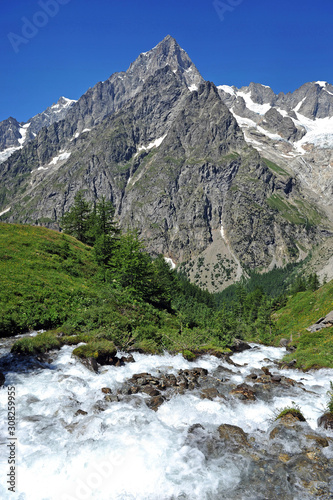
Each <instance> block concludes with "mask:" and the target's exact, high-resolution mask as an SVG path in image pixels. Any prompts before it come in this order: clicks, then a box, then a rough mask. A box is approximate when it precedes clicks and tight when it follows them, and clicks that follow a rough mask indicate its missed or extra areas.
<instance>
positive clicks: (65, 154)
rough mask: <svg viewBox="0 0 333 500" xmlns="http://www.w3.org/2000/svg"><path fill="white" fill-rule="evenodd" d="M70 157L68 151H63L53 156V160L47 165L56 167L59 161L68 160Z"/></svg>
mask: <svg viewBox="0 0 333 500" xmlns="http://www.w3.org/2000/svg"><path fill="white" fill-rule="evenodd" d="M70 155H71V153H69V152H68V151H64V152H62V153H60V155H58V156H55V157H54V158H52V160H51V161H50V163H49V165H56V164H57V163H58V162H59V161H63V160H68V158H69V157H70ZM40 168H43V167H40ZM40 168H39V169H40ZM39 169H38V170H39Z"/></svg>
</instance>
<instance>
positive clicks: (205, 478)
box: [0, 344, 333, 500]
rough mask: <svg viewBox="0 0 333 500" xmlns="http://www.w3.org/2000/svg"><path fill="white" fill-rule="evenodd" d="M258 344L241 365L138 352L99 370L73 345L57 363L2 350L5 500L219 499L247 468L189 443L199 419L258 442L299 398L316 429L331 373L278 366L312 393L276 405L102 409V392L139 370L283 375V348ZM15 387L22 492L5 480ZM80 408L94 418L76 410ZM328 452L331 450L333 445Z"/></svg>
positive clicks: (139, 404)
mask: <svg viewBox="0 0 333 500" xmlns="http://www.w3.org/2000/svg"><path fill="white" fill-rule="evenodd" d="M251 346H252V347H253V348H252V349H251V350H248V351H244V352H242V353H238V354H234V355H233V356H232V360H233V361H234V362H235V363H237V364H238V365H241V366H239V367H238V366H233V365H230V364H227V363H226V362H225V361H224V360H221V359H218V358H216V357H213V356H204V357H201V358H199V359H197V360H196V361H195V362H192V363H191V362H188V361H186V360H185V359H184V358H183V357H182V356H181V355H180V354H179V355H176V356H172V355H170V354H165V355H163V356H148V355H144V354H139V353H134V354H133V356H134V359H135V362H134V363H128V364H126V365H125V366H122V367H114V366H106V367H102V368H101V369H100V373H99V374H95V373H93V372H91V371H89V370H88V369H86V368H85V367H84V366H83V365H81V364H80V363H79V362H78V361H77V360H75V359H73V358H72V356H71V353H72V350H73V347H67V346H65V347H63V348H62V349H61V350H60V351H59V353H58V354H56V355H53V358H54V359H53V361H52V362H51V363H50V364H41V363H39V364H38V363H35V364H34V363H33V362H30V364H26V365H25V364H24V362H23V361H19V362H14V358H11V355H9V354H6V353H5V352H4V351H3V352H2V355H5V356H7V362H8V360H9V364H10V366H12V368H11V369H9V371H8V372H7V373H6V382H5V388H3V389H2V390H1V391H0V403H1V410H0V412H1V415H0V416H1V418H0V422H1V423H0V436H1V437H0V444H1V449H2V452H1V458H0V483H1V484H0V498H2V499H4V500H7V499H15V500H16V499H19V500H74V499H75V500H86V499H87V500H88V499H98V500H110V499H112V500H113V499H115V500H134V499H138V500H171V499H182V498H184V499H185V498H186V499H187V498H190V499H192V500H205V499H207V500H208V499H217V498H221V497H219V496H217V495H218V493H217V492H218V491H221V488H225V489H228V488H233V487H234V486H237V484H238V483H239V481H240V476H241V469H242V467H243V465H242V463H238V462H237V461H235V460H233V459H232V457H231V458H230V457H223V456H221V457H220V458H217V459H214V460H212V461H207V460H206V458H205V455H204V454H203V453H202V452H201V451H200V450H199V449H198V448H196V447H193V446H190V445H189V443H188V440H187V437H188V431H189V428H190V427H191V426H193V425H194V424H201V425H202V426H203V427H204V428H205V429H207V430H208V431H209V430H214V429H216V428H217V427H218V426H219V425H221V424H232V425H237V426H239V427H241V428H242V429H243V430H244V431H245V432H246V433H249V434H250V435H253V436H255V437H256V439H259V440H260V439H261V438H260V436H261V435H262V434H263V433H264V432H266V431H267V430H268V429H269V428H270V426H271V425H272V420H273V419H274V415H275V414H276V411H277V409H278V408H282V407H284V406H286V405H290V404H291V402H292V401H293V402H294V403H296V404H298V405H299V406H300V407H301V410H302V412H303V414H304V416H305V418H306V420H307V422H308V423H309V425H310V426H311V427H312V428H313V429H317V419H318V417H319V416H320V415H322V414H323V412H324V408H325V405H326V403H327V390H328V389H329V382H330V380H333V370H329V369H323V370H318V371H311V372H307V373H303V372H300V371H297V370H292V371H291V370H279V373H280V374H282V375H285V376H287V377H291V378H293V379H294V380H295V381H299V382H302V384H303V387H304V388H305V389H306V391H305V390H304V389H302V388H300V387H298V386H297V385H296V386H295V387H291V388H290V394H289V393H288V394H285V393H284V394H281V395H280V396H277V397H275V398H273V399H272V400H270V401H262V400H257V401H253V402H249V403H247V404H244V401H241V400H238V399H235V398H230V400H229V399H227V400H226V399H222V398H215V399H213V400H209V399H201V398H200V397H199V396H198V395H196V394H193V393H191V392H190V391H188V392H185V394H183V395H180V394H177V395H175V396H174V397H172V398H171V400H170V401H166V402H164V403H163V404H162V405H161V406H160V407H159V408H158V410H157V411H156V412H155V411H153V410H151V409H149V408H148V407H147V406H146V404H145V403H144V396H143V395H142V394H141V395H137V397H136V398H132V399H131V400H130V401H129V400H128V401H120V402H114V403H109V404H108V405H107V406H106V407H105V406H104V407H103V410H104V411H101V405H103V403H104V401H103V397H104V394H103V393H102V391H101V389H102V388H103V387H108V388H110V389H111V390H112V393H113V394H115V393H116V392H117V389H118V388H120V387H121V385H122V383H123V382H125V381H126V380H127V379H129V378H130V377H132V376H133V375H134V374H137V373H141V372H148V373H150V374H151V375H153V376H161V374H163V373H173V374H177V371H178V370H180V369H191V368H193V367H201V368H205V369H207V370H208V372H209V373H211V372H214V370H216V369H217V368H218V367H219V366H220V367H221V366H222V367H225V368H226V370H228V376H229V378H230V383H234V384H240V383H242V382H244V378H245V377H246V376H247V375H248V374H250V372H253V370H254V369H259V368H260V367H262V366H270V367H271V370H272V372H274V371H275V372H277V369H275V367H274V364H273V363H274V361H277V360H279V359H281V358H282V357H283V355H284V354H285V349H284V348H273V347H264V346H256V345H254V344H251ZM11 360H12V362H11V363H10V361H11ZM8 386H14V387H15V389H16V415H17V431H16V436H17V446H16V449H17V464H18V465H17V492H16V493H12V492H9V491H8V490H7V486H6V474H7V473H8V463H7V455H6V451H5V449H6V443H7V434H8V433H7V410H6V404H7V392H6V388H7V387H8ZM78 410H82V412H86V414H77V411H78ZM82 412H81V413H82ZM326 435H327V432H326ZM331 435H332V436H333V434H332V433H331ZM327 453H331V447H330V450H329V451H327Z"/></svg>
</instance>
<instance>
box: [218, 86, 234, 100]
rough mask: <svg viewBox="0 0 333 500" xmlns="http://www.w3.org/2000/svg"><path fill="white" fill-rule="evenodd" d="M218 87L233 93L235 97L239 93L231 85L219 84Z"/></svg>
mask: <svg viewBox="0 0 333 500" xmlns="http://www.w3.org/2000/svg"><path fill="white" fill-rule="evenodd" d="M217 88H218V89H221V90H223V91H224V92H226V93H227V94H231V95H233V96H235V97H236V96H237V94H236V92H235V91H234V89H233V88H232V87H230V86H229V85H218V87H217Z"/></svg>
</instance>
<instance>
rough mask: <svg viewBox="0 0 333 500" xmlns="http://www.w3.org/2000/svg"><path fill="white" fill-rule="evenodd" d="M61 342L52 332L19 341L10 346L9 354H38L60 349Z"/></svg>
mask: <svg viewBox="0 0 333 500" xmlns="http://www.w3.org/2000/svg"><path fill="white" fill-rule="evenodd" d="M60 347H61V342H60V340H59V339H58V338H57V336H56V333H54V332H44V333H39V334H38V335H36V337H25V338H23V339H19V340H17V341H16V342H15V344H14V345H13V346H12V349H11V352H12V353H15V354H21V355H33V354H40V353H44V352H47V351H50V350H51V349H60Z"/></svg>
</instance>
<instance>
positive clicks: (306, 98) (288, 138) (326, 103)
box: [218, 81, 333, 217]
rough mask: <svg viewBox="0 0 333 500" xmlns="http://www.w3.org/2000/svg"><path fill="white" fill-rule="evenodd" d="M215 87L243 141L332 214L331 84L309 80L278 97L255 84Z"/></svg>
mask: <svg viewBox="0 0 333 500" xmlns="http://www.w3.org/2000/svg"><path fill="white" fill-rule="evenodd" d="M218 88H219V92H220V95H221V97H222V99H223V101H224V102H225V104H226V105H227V106H228V108H229V109H230V111H231V112H232V113H233V115H234V117H235V118H236V120H237V123H238V124H239V126H240V127H241V128H242V130H243V132H244V137H245V140H246V141H247V142H248V143H249V144H251V145H252V146H253V147H254V148H255V149H257V150H258V151H259V153H260V154H262V155H263V156H265V157H266V158H268V159H269V160H271V161H273V162H275V163H278V165H280V166H281V167H283V168H286V169H287V170H288V172H290V174H291V175H293V176H295V177H296V178H297V179H298V180H299V182H300V183H301V184H302V186H303V188H304V189H306V190H309V189H310V190H311V191H312V194H314V196H315V198H316V201H317V203H319V204H321V205H322V206H324V207H325V209H326V210H327V211H328V213H329V215H330V217H331V216H332V200H333V197H332V194H333V185H332V171H333V170H332V169H333V85H331V84H329V83H327V82H321V81H319V82H311V83H306V84H304V85H302V86H301V87H300V88H299V89H297V90H295V91H294V92H292V93H288V94H283V93H282V92H281V93H280V94H278V95H276V94H274V92H273V91H272V89H270V88H269V87H267V86H265V85H261V84H255V83H251V84H250V85H249V87H242V88H241V89H237V88H236V87H229V86H227V85H221V86H219V87H218ZM310 196H311V195H310Z"/></svg>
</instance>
